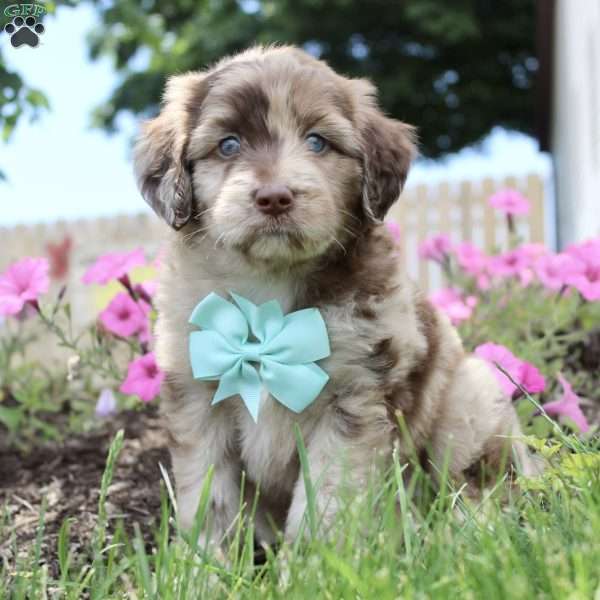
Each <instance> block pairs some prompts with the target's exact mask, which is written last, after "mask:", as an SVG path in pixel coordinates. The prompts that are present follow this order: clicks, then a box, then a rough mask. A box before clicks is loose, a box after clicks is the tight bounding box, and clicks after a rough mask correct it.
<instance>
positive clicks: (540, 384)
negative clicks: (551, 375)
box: [517, 361, 546, 394]
mask: <svg viewBox="0 0 600 600" xmlns="http://www.w3.org/2000/svg"><path fill="white" fill-rule="evenodd" d="M517 381H518V382H519V383H520V384H521V385H522V386H523V387H524V388H525V389H526V390H527V392H528V393H529V394H537V393H539V392H543V391H544V390H545V389H546V380H545V379H544V376H543V375H542V374H541V373H540V372H539V370H538V368H537V367H535V366H534V365H532V364H531V363H528V362H525V361H522V362H521V367H520V369H519V379H518V380H517Z"/></svg>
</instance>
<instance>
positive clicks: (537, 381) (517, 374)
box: [474, 342, 546, 398]
mask: <svg viewBox="0 0 600 600" xmlns="http://www.w3.org/2000/svg"><path fill="white" fill-rule="evenodd" d="M474 354H475V356H478V357H479V358H482V359H483V360H485V361H486V362H487V363H489V364H490V365H491V366H492V367H493V368H494V375H495V376H496V379H497V381H498V383H499V384H500V387H501V388H502V391H503V392H504V393H505V394H506V395H507V396H509V397H511V398H512V397H513V396H514V395H518V393H519V391H520V390H519V388H518V386H517V385H515V384H514V383H513V382H512V381H511V379H510V378H509V377H507V376H506V375H505V374H504V373H503V372H502V371H501V370H500V369H498V367H497V365H499V366H500V367H502V369H504V370H505V371H506V372H507V373H508V374H509V375H510V377H511V378H512V379H513V380H514V381H515V382H516V383H518V384H519V385H521V386H522V387H523V388H524V389H525V390H527V392H528V393H530V394H535V393H537V392H542V391H543V390H544V389H545V387H546V381H545V379H544V377H543V376H542V374H541V373H540V372H539V371H538V369H537V368H536V367H535V366H534V365H532V364H530V363H527V362H525V361H523V360H521V359H520V358H517V357H516V356H515V355H514V354H513V353H512V352H511V351H510V350H509V349H508V348H507V347H506V346H502V345H501V344H493V343H491V342H487V343H485V344H481V345H480V346H477V348H475V352H474Z"/></svg>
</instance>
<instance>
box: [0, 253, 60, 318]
mask: <svg viewBox="0 0 600 600" xmlns="http://www.w3.org/2000/svg"><path fill="white" fill-rule="evenodd" d="M49 269H50V265H49V263H48V260H47V259H45V258H29V257H28V258H23V259H22V260H20V261H18V262H16V263H13V264H12V265H11V266H10V267H8V269H7V270H6V271H5V272H4V273H3V274H2V275H0V315H5V316H6V315H17V314H19V313H20V312H21V311H22V310H23V308H24V307H25V305H26V304H27V303H35V302H37V300H38V298H39V297H40V296H41V295H42V294H45V293H46V292H47V291H48V288H49V286H50V278H49V277H48V271H49Z"/></svg>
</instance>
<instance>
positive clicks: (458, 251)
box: [454, 242, 491, 290]
mask: <svg viewBox="0 0 600 600" xmlns="http://www.w3.org/2000/svg"><path fill="white" fill-rule="evenodd" d="M454 253H455V255H456V261H457V263H458V266H459V267H460V268H461V269H462V270H463V271H464V272H465V273H467V275H470V276H471V277H473V278H474V279H475V282H476V283H477V287H478V288H479V289H480V290H488V289H489V288H490V285H491V282H490V276H489V273H488V264H489V260H490V259H489V257H488V256H487V255H486V254H485V253H484V252H483V251H482V250H480V249H479V248H478V247H477V246H475V245H474V244H472V243H471V242H461V243H460V244H457V245H456V247H455V248H454Z"/></svg>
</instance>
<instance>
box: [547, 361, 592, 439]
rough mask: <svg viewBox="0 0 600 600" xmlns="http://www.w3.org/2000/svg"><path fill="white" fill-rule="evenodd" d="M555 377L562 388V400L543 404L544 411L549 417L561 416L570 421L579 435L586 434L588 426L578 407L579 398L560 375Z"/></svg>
mask: <svg viewBox="0 0 600 600" xmlns="http://www.w3.org/2000/svg"><path fill="white" fill-rule="evenodd" d="M557 377H558V380H559V381H560V384H561V385H562V388H563V395H562V398H561V399H560V400H555V401H553V402H548V403H546V404H544V405H543V408H544V410H545V411H546V413H547V414H549V415H553V416H557V417H560V416H563V417H567V418H569V419H571V421H573V423H575V425H577V427H578V428H579V430H580V431H581V433H586V432H587V431H588V430H589V428H590V425H589V423H588V422H587V419H586V418H585V415H584V414H583V412H582V410H581V408H580V406H579V402H580V398H579V396H577V394H576V393H575V392H574V391H573V388H572V387H571V384H570V383H569V382H568V381H567V380H566V379H565V378H564V377H563V376H562V375H561V374H560V373H559V374H558V375H557Z"/></svg>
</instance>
